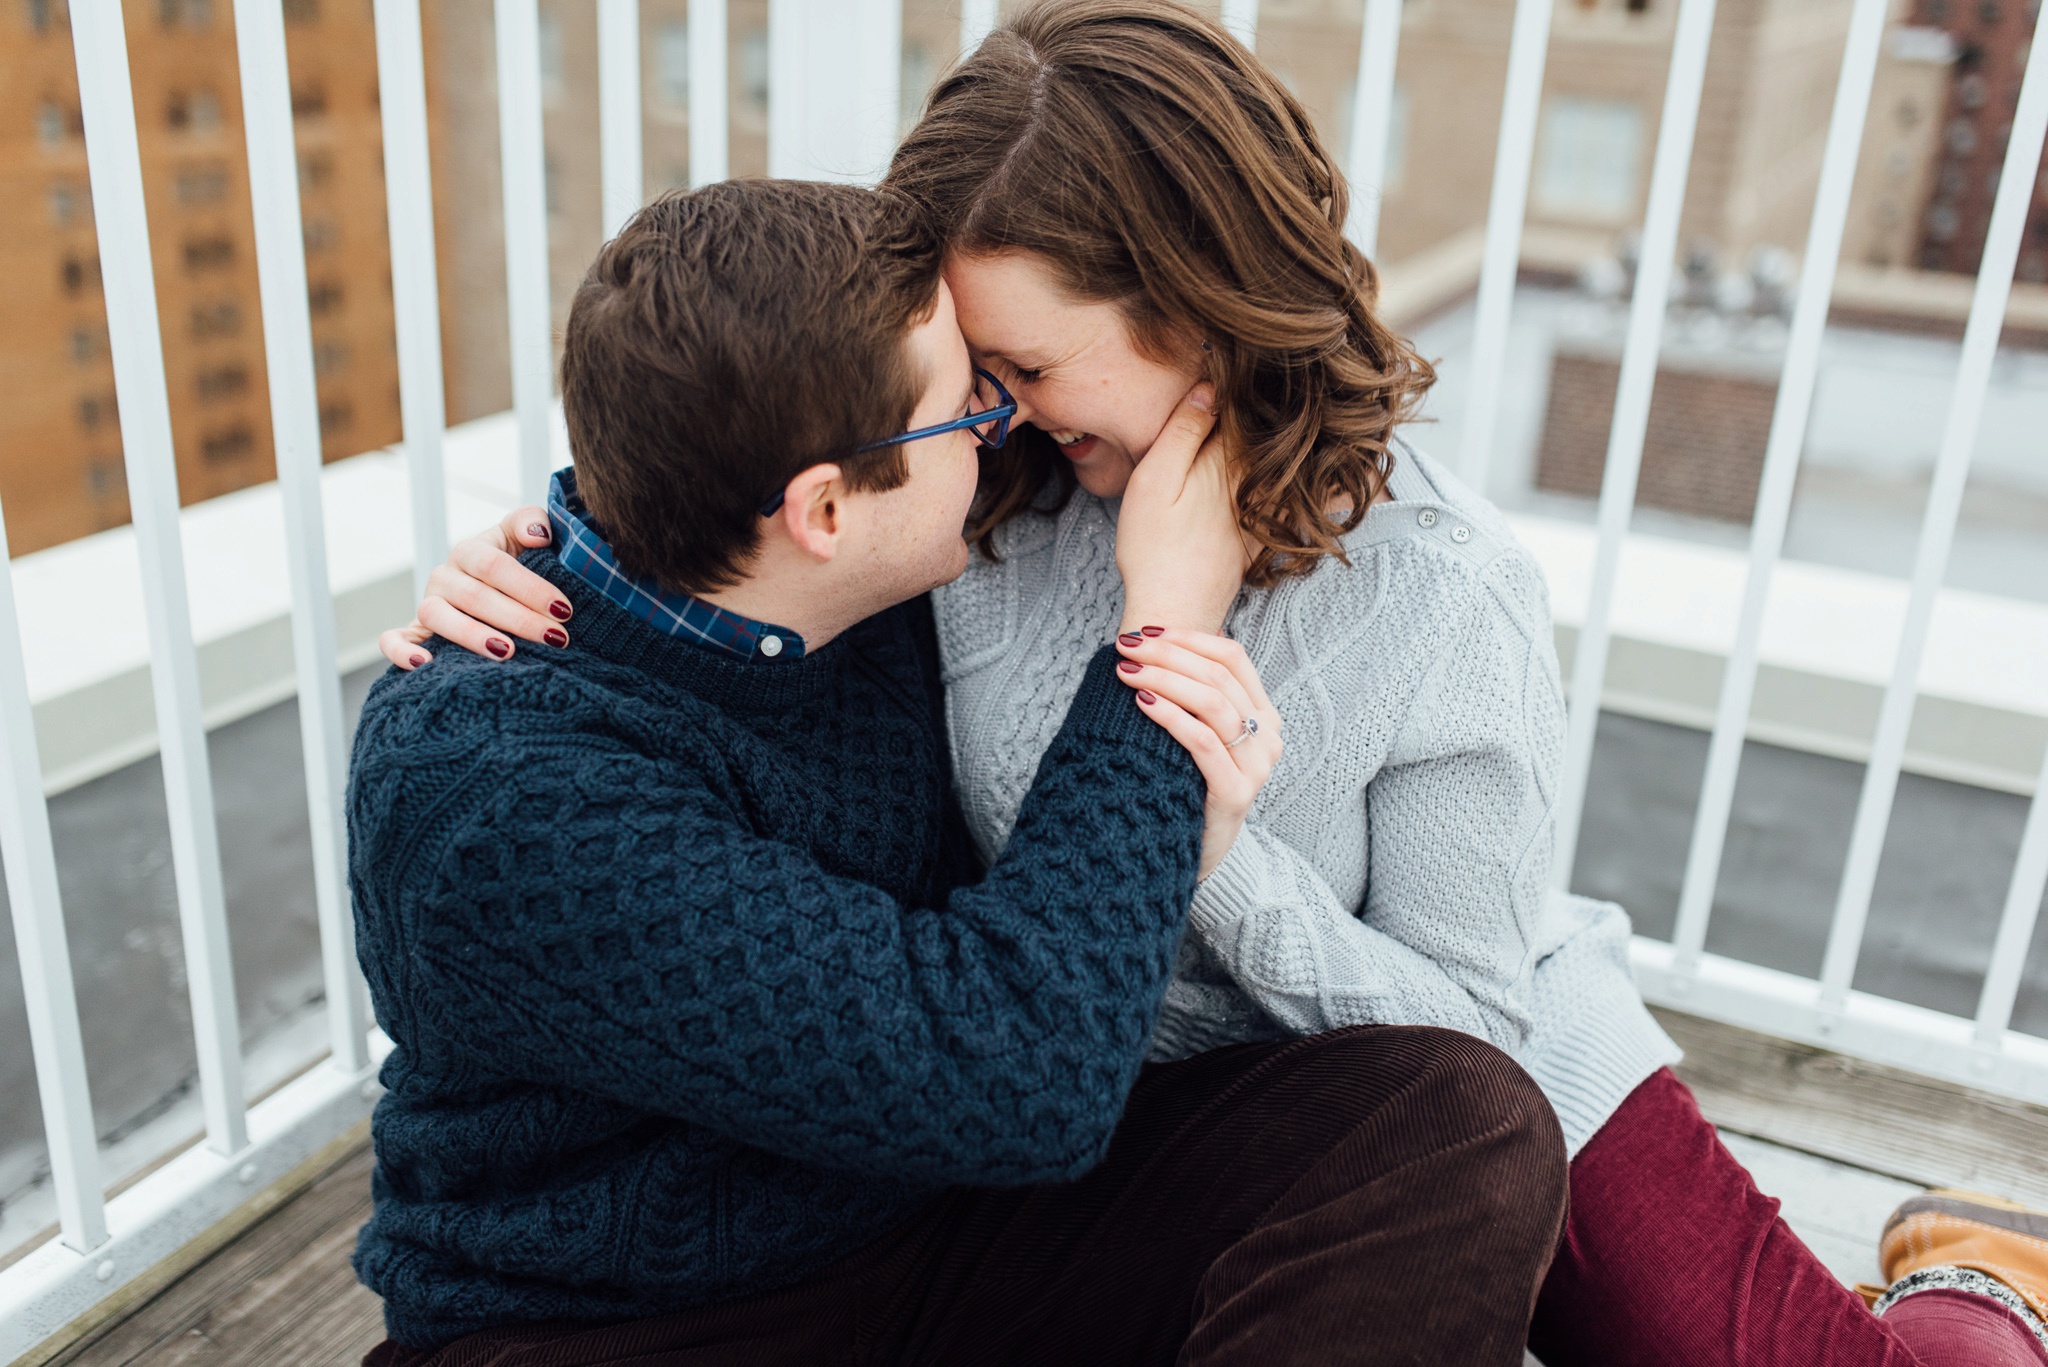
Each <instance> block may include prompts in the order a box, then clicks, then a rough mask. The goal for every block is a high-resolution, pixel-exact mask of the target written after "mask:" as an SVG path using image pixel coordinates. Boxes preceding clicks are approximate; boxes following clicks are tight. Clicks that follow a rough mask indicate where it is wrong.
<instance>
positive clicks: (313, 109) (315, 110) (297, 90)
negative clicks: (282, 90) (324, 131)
mask: <svg viewBox="0 0 2048 1367" xmlns="http://www.w3.org/2000/svg"><path fill="white" fill-rule="evenodd" d="M326 113H327V88H326V87H325V86H320V85H295V86H293V87H292V117H293V118H295V119H318V118H322V117H325V115H326Z"/></svg>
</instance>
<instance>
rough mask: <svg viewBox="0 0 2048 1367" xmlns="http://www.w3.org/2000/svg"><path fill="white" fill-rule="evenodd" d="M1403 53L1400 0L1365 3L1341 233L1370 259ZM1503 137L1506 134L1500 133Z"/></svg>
mask: <svg viewBox="0 0 2048 1367" xmlns="http://www.w3.org/2000/svg"><path fill="white" fill-rule="evenodd" d="M1400 50H1401V0H1365V22H1364V24H1363V25H1361V27H1360V29H1359V34H1358V81H1357V85H1356V86H1355V87H1354V93H1353V95H1352V97H1351V157H1350V161H1351V165H1350V166H1349V167H1347V168H1346V170H1345V175H1346V176H1347V177H1348V178H1349V179H1350V181H1351V212H1350V214H1349V221H1348V222H1346V224H1345V225H1344V226H1345V232H1346V234H1347V235H1348V236H1349V237H1350V238H1351V241H1352V242H1353V243H1354V244H1355V245H1356V246H1357V247H1358V250H1360V251H1361V252H1364V253H1365V254H1366V255H1367V256H1368V257H1370V256H1372V255H1373V254H1374V253H1375V252H1377V251H1379V249H1380V209H1381V207H1382V205H1383V203H1384V201H1385V199H1386V180H1387V157H1388V149H1389V148H1390V146H1391V144H1392V142H1393V136H1394V65H1395V62H1396V60H1397V59H1398V57H1399V55H1400ZM1502 136H1503V137H1505V136H1506V133H1505V130H1503V133H1502Z"/></svg>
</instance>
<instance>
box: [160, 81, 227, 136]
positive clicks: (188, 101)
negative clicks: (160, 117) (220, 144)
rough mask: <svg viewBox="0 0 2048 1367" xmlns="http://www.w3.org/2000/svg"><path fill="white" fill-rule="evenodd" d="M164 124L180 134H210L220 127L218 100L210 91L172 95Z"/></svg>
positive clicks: (165, 113)
mask: <svg viewBox="0 0 2048 1367" xmlns="http://www.w3.org/2000/svg"><path fill="white" fill-rule="evenodd" d="M164 122H165V123H167V124H169V125H170V126H171V127H172V128H174V129H176V130H177V131H179V132H181V133H211V132H214V131H215V130H216V129H218V128H219V127H220V100H219V98H218V97H217V96H215V95H214V93H213V92H212V91H210V90H195V91H193V92H192V93H191V94H189V95H187V94H183V93H173V94H172V96H171V99H170V103H169V104H167V105H165V106H164Z"/></svg>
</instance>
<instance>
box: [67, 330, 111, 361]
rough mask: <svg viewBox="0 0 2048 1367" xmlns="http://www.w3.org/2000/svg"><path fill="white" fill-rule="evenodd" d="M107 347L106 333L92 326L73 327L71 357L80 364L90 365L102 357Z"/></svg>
mask: <svg viewBox="0 0 2048 1367" xmlns="http://www.w3.org/2000/svg"><path fill="white" fill-rule="evenodd" d="M105 349H106V334H105V333H103V332H94V331H93V330H92V329H90V328H73V329H71V359H72V360H74V361H76V362H78V363H79V364H80V365H88V364H90V363H91V362H93V361H96V360H98V359H99V357H100V353H101V352H103V351H104V350H105Z"/></svg>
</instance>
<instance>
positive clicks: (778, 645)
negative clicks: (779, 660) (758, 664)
mask: <svg viewBox="0 0 2048 1367" xmlns="http://www.w3.org/2000/svg"><path fill="white" fill-rule="evenodd" d="M761 653H762V654H763V655H766V656H767V657H768V658H769V659H771V660H772V659H774V658H775V657H776V656H777V655H780V654H781V653H782V638H781V637H780V636H763V637H762V638H761Z"/></svg>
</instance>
